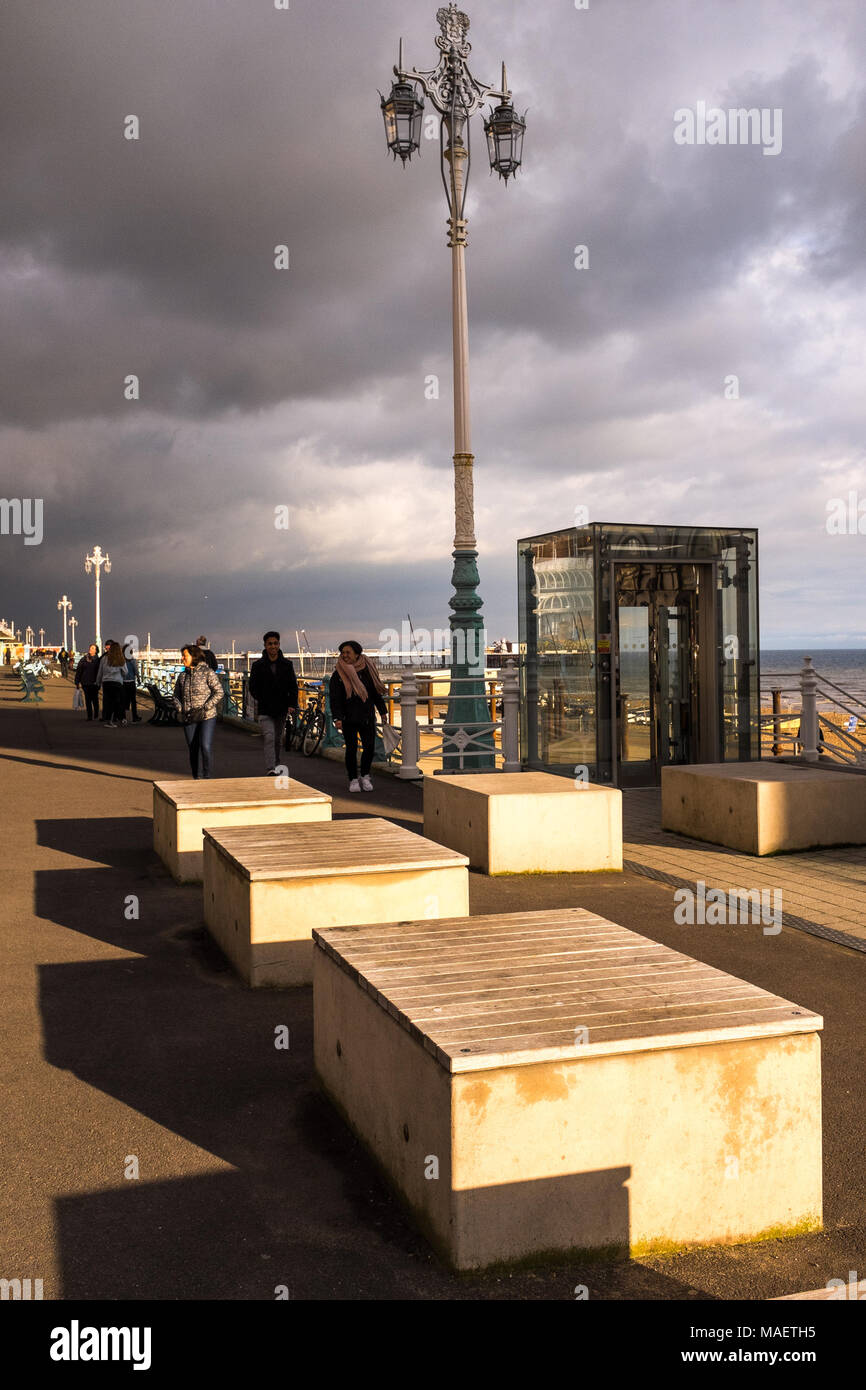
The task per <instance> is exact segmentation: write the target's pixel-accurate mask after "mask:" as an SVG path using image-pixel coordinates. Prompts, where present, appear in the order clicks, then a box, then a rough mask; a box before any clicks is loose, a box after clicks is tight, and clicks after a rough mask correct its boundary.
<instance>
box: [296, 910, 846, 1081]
mask: <svg viewBox="0 0 866 1390" xmlns="http://www.w3.org/2000/svg"><path fill="white" fill-rule="evenodd" d="M313 938H314V940H315V941H316V943H317V944H318V946H320V947H321V948H322V950H324V951H325V952H326V953H327V955H328V956H330V957H331V959H332V960H333V961H335V962H336V964H337V965H339V966H340V968H341V969H342V970H344V971H346V973H347V974H349V975H350V976H351V977H352V978H353V979H354V980H355V982H356V983H357V984H358V986H359V987H360V988H361V989H363V990H365V991H366V992H367V993H368V994H369V995H370V996H371V998H373V999H374V1000H375V1001H376V1002H377V1003H378V1004H379V1005H380V1006H381V1007H382V1008H383V1009H385V1010H386V1011H387V1012H388V1013H389V1014H390V1015H391V1016H392V1018H394V1019H395V1020H396V1021H397V1022H398V1023H399V1024H400V1025H401V1026H402V1027H403V1028H405V1029H406V1030H407V1031H408V1032H409V1033H411V1034H412V1036H413V1037H415V1038H416V1039H417V1040H418V1041H419V1042H420V1043H421V1044H422V1045H423V1046H424V1047H425V1048H426V1050H427V1051H428V1052H430V1053H431V1054H432V1055H433V1056H434V1057H436V1058H437V1060H438V1061H439V1062H440V1063H441V1065H442V1066H443V1067H444V1068H445V1069H446V1070H447V1071H450V1072H471V1071H484V1070H490V1069H492V1068H494V1067H502V1066H521V1065H524V1066H525V1065H528V1064H530V1063H534V1062H548V1061H567V1060H571V1059H580V1058H590V1057H598V1056H605V1055H610V1054H613V1053H628V1052H646V1051H654V1050H661V1049H664V1048H670V1047H689V1046H695V1045H697V1044H706V1043H716V1042H737V1041H740V1040H744V1039H751V1038H769V1037H778V1036H781V1035H784V1034H788V1033H807V1032H815V1031H817V1030H818V1029H820V1028H821V1027H822V1026H823V1020H822V1018H821V1017H820V1015H819V1014H815V1013H812V1012H811V1011H810V1010H808V1009H803V1008H800V1007H799V1006H798V1005H796V1004H792V1003H791V1002H790V1001H789V1000H787V999H781V998H780V997H779V996H778V995H775V994H770V993H768V991H767V990H764V989H760V988H759V987H758V986H757V985H751V984H748V983H747V982H746V981H744V980H738V979H736V978H735V977H734V976H733V975H728V974H726V972H725V971H723V970H717V969H715V967H713V966H710V965H704V964H702V963H701V962H700V961H696V960H693V959H692V958H691V956H686V955H683V954H682V953H681V952H679V951H674V950H671V948H670V947H668V946H663V945H661V944H660V943H659V942H657V941H651V940H649V938H648V937H644V936H639V935H638V934H637V933H636V932H633V931H628V930H626V929H625V928H624V927H620V926H618V925H617V924H616V923H614V922H608V921H606V920H605V918H603V917H598V916H597V915H596V914H595V913H592V912H588V911H586V910H584V909H583V908H565V909H559V910H555V911H552V912H520V913H511V914H507V915H505V914H496V915H491V916H482V917H454V918H447V919H445V918H443V919H440V920H438V921H423V922H403V923H389V924H386V925H370V926H361V927H339V928H330V929H328V930H325V931H314V932H313ZM583 1029H585V1030H587V1031H586V1033H585V1034H583V1033H581V1034H580V1040H578V1035H577V1034H576V1030H583Z"/></svg>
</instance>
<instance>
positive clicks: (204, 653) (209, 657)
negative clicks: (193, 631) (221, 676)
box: [196, 637, 217, 671]
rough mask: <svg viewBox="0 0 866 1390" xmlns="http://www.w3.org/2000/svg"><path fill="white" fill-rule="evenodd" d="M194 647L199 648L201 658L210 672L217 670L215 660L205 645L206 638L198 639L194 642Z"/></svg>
mask: <svg viewBox="0 0 866 1390" xmlns="http://www.w3.org/2000/svg"><path fill="white" fill-rule="evenodd" d="M196 646H197V647H201V653H202V656H203V657H204V659H205V661H206V662H207V664H208V666H209V667H210V668H211V670H212V671H215V670H216V668H217V659H216V657H215V655H214V653H213V652H212V651H211V649H210V647H209V646H208V644H207V638H206V637H199V639H198V641H197V642H196Z"/></svg>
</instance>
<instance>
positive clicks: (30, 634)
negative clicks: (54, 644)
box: [24, 623, 36, 647]
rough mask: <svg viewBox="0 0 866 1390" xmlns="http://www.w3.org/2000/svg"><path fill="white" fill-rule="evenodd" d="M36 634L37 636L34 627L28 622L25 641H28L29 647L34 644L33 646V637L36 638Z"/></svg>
mask: <svg viewBox="0 0 866 1390" xmlns="http://www.w3.org/2000/svg"><path fill="white" fill-rule="evenodd" d="M35 636H36V633H35V632H34V631H33V629H32V627H31V626H30V624H29V623H28V624H27V630H26V632H25V633H24V641H25V642H26V643H27V645H28V647H32V646H33V639H34V637H35Z"/></svg>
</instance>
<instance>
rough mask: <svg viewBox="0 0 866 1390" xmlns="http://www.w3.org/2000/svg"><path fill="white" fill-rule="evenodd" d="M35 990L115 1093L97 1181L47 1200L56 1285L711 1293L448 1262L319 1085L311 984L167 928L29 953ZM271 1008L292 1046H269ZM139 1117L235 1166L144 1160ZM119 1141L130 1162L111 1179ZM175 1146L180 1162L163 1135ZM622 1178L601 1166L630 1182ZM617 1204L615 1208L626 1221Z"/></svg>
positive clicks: (302, 1293) (185, 1292)
mask: <svg viewBox="0 0 866 1390" xmlns="http://www.w3.org/2000/svg"><path fill="white" fill-rule="evenodd" d="M113 872H115V871H112V870H95V871H94V873H96V874H107V873H113ZM66 877H67V878H71V877H73V876H69V875H68V876H66ZM70 886H71V885H70ZM131 925H135V924H131ZM104 935H105V934H104V933H103V937H104ZM132 941H133V938H132V937H131V935H127V934H126V933H124V939H123V940H122V941H121V940H120V939H118V941H117V944H118V945H126V946H128V947H130V948H131V949H135V947H134V946H133V944H132ZM141 944H144V945H146V943H141ZM39 1003H40V1010H41V1019H42V1030H43V1037H44V1040H45V1041H44V1046H45V1057H46V1060H47V1061H48V1063H49V1064H50V1065H52V1066H54V1067H58V1068H61V1069H64V1070H68V1071H69V1072H71V1073H72V1074H73V1075H74V1076H75V1077H77V1078H78V1079H80V1080H81V1081H83V1082H84V1083H85V1084H86V1085H87V1086H88V1087H90V1088H91V1090H92V1091H93V1092H96V1093H101V1094H102V1095H103V1096H106V1097H111V1098H113V1099H114V1100H117V1101H120V1102H122V1105H123V1107H126V1108H125V1109H123V1110H117V1108H116V1107H115V1106H113V1105H112V1104H111V1103H110V1102H109V1103H107V1106H106V1112H105V1116H106V1120H105V1126H104V1132H105V1133H106V1135H107V1136H110V1137H106V1138H105V1139H103V1140H101V1141H99V1142H100V1144H101V1145H102V1147H103V1150H104V1151H103V1152H102V1153H101V1154H100V1153H97V1155H96V1157H97V1159H98V1160H99V1166H100V1168H101V1170H102V1171H103V1172H104V1182H103V1183H101V1184H100V1190H98V1191H93V1192H86V1193H82V1194H76V1195H74V1196H64V1197H62V1198H60V1199H58V1201H57V1210H56V1216H57V1231H58V1242H59V1260H60V1269H61V1282H62V1297H64V1298H67V1299H68V1298H111V1299H135V1298H157V1299H161V1298H174V1299H185V1298H234V1299H268V1300H272V1299H274V1298H275V1297H276V1294H275V1292H274V1291H275V1289H276V1287H277V1286H278V1285H285V1286H286V1287H287V1289H288V1291H289V1295H290V1297H291V1298H294V1299H297V1298H322V1299H330V1298H347V1299H358V1298H361V1299H363V1298H404V1299H405V1298H419V1299H420V1298H444V1299H450V1298H458V1299H477V1298H482V1299H483V1298H501V1297H507V1298H511V1297H519V1298H543V1299H551V1298H574V1297H575V1294H574V1289H575V1287H576V1286H577V1285H579V1284H585V1285H586V1286H587V1288H588V1289H589V1290H590V1297H594V1296H595V1297H599V1296H600V1297H619V1298H623V1297H625V1298H629V1297H640V1298H650V1299H652V1298H659V1299H683V1298H686V1299H688V1298H703V1297H706V1295H705V1294H703V1293H701V1292H699V1291H698V1290H696V1289H694V1288H692V1287H690V1286H689V1285H688V1284H685V1283H682V1282H681V1281H678V1280H676V1279H672V1278H670V1277H668V1276H667V1275H663V1274H660V1273H658V1272H657V1271H653V1270H650V1269H648V1268H647V1267H645V1266H642V1265H640V1264H637V1263H629V1262H625V1261H620V1262H618V1263H616V1264H614V1265H612V1266H604V1265H600V1264H595V1263H594V1264H591V1265H589V1266H581V1265H578V1264H572V1263H569V1262H564V1263H561V1264H557V1265H556V1266H544V1265H541V1264H540V1265H538V1266H536V1267H533V1268H532V1269H530V1270H519V1271H516V1272H514V1273H513V1275H511V1276H509V1275H507V1274H506V1275H502V1276H497V1275H477V1276H475V1275H463V1276H460V1277H458V1276H455V1275H453V1274H451V1273H450V1272H449V1271H448V1270H447V1269H446V1268H445V1267H444V1266H443V1265H441V1264H440V1263H439V1261H438V1260H437V1259H436V1257H435V1256H434V1254H433V1253H432V1251H431V1250H430V1249H429V1247H428V1246H427V1244H426V1242H425V1241H424V1240H423V1238H422V1237H421V1236H420V1235H419V1234H418V1233H417V1232H416V1231H415V1229H414V1227H413V1226H412V1224H411V1223H410V1221H409V1220H408V1218H407V1217H406V1215H405V1214H404V1212H403V1209H402V1207H401V1206H400V1205H399V1203H398V1202H397V1201H396V1199H394V1198H393V1197H392V1196H391V1194H390V1192H389V1191H388V1189H387V1187H386V1185H385V1184H384V1182H383V1180H382V1179H381V1178H380V1176H379V1174H378V1171H377V1170H376V1168H375V1167H374V1165H373V1164H372V1162H371V1161H370V1160H369V1159H368V1157H367V1156H366V1154H365V1153H364V1151H363V1149H362V1148H361V1146H360V1144H358V1143H357V1141H356V1140H355V1139H354V1138H353V1136H352V1135H351V1133H350V1132H349V1130H348V1129H347V1128H346V1127H345V1126H344V1125H343V1122H342V1121H341V1120H340V1119H339V1117H338V1116H337V1115H336V1113H335V1112H334V1111H333V1110H332V1108H331V1106H330V1105H329V1104H328V1103H327V1101H326V1100H325V1099H324V1097H323V1096H322V1095H321V1094H320V1093H319V1091H318V1089H317V1087H316V1083H315V1081H314V1078H313V1071H312V1051H313V1036H312V1035H313V1021H312V991H311V990H310V989H309V988H302V989H294V990H247V989H244V988H242V987H241V986H240V985H239V984H238V985H237V987H236V988H230V989H226V988H214V987H213V983H212V982H211V981H209V980H207V979H205V978H203V977H202V974H201V972H200V971H199V970H197V969H194V968H192V962H191V960H190V958H189V957H188V956H186V955H185V954H184V952H183V951H177V950H172V948H171V945H167V946H166V949H165V950H157V951H156V952H155V953H154V954H151V955H146V956H141V955H138V956H128V957H125V958H123V959H120V960H94V961H77V962H69V963H62V964H50V965H43V966H41V967H40V968H39ZM281 1025H284V1026H285V1027H287V1028H288V1029H289V1036H290V1047H289V1049H288V1050H282V1049H277V1048H276V1047H275V1045H274V1041H275V1029H277V1028H278V1027H279V1026H281ZM115 1112H116V1113H115ZM141 1116H144V1117H146V1121H147V1122H145V1123H142V1121H141V1119H140V1118H139V1117H141ZM148 1122H155V1123H156V1124H157V1125H159V1126H161V1127H162V1128H164V1129H165V1130H167V1131H169V1132H170V1133H171V1134H173V1135H177V1136H179V1137H180V1138H181V1139H182V1140H185V1141H186V1142H187V1143H189V1144H191V1145H195V1146H196V1148H197V1149H198V1150H199V1151H204V1152H203V1153H202V1152H197V1153H195V1154H192V1153H191V1154H190V1156H189V1164H190V1166H191V1167H192V1166H200V1167H202V1168H204V1169H207V1168H208V1167H209V1166H216V1165H219V1164H229V1165H231V1166H232V1168H234V1169H236V1170H237V1171H235V1172H225V1171H223V1172H207V1171H205V1172H203V1173H200V1174H195V1175H193V1176H190V1177H183V1178H175V1179H171V1180H168V1181H166V1180H165V1179H161V1178H159V1176H158V1174H157V1171H156V1169H157V1163H164V1162H165V1157H164V1148H163V1146H162V1145H159V1149H158V1152H159V1153H160V1158H159V1159H154V1161H153V1168H154V1172H153V1176H152V1177H151V1176H150V1175H149V1173H148V1158H149V1152H150V1153H152V1152H153V1143H154V1135H153V1129H152V1125H151V1124H150V1123H148ZM93 1143H94V1140H93V1139H91V1141H90V1144H91V1148H90V1153H89V1157H90V1159H91V1161H92V1160H93V1158H94V1153H93V1147H92V1145H93ZM133 1154H134V1155H136V1157H137V1158H138V1160H139V1164H140V1168H139V1177H138V1179H137V1180H135V1179H131V1180H124V1165H125V1163H126V1161H127V1157H128V1156H129V1155H133ZM209 1155H212V1156H213V1158H212V1160H211V1159H209V1157H208V1156H209ZM170 1162H171V1163H172V1165H173V1166H174V1167H175V1168H176V1167H177V1165H178V1163H179V1162H183V1155H182V1152H181V1154H178V1151H177V1146H176V1145H173V1147H172V1150H171V1156H170ZM589 1176H590V1177H591V1180H592V1182H593V1183H594V1184H595V1185H596V1186H597V1184H598V1183H599V1182H604V1180H605V1177H604V1175H603V1174H601V1175H599V1174H593V1175H589ZM582 1180H583V1178H582V1175H576V1177H575V1181H577V1182H581V1181H582ZM622 1182H623V1177H622V1170H616V1171H615V1172H612V1173H611V1174H610V1183H609V1185H610V1184H614V1185H616V1186H617V1188H618V1189H621V1190H622V1194H623V1197H625V1198H627V1191H626V1190H625V1189H622ZM627 1219H628V1218H627V1206H625V1207H623V1218H622V1220H623V1230H624V1231H627ZM606 1290H608V1292H606Z"/></svg>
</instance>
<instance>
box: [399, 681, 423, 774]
mask: <svg viewBox="0 0 866 1390" xmlns="http://www.w3.org/2000/svg"><path fill="white" fill-rule="evenodd" d="M417 707H418V686H417V684H416V681H415V677H414V675H413V674H412V673H411V672H410V673H409V675H408V676H404V677H403V680H402V681H401V682H400V725H401V728H402V732H403V740H402V744H401V747H402V750H403V756H402V762H401V764H400V768H399V770H398V772H397V776H398V777H401V778H402V779H403V780H404V781H407V780H409V779H411V780H413V781H416V780H417V779H418V778H420V777H423V776H424V774H423V772H422V771H421V769H420V767H419V766H418V754H419V752H420V747H421V745H420V738H419V734H418V720H417V718H416V710H417Z"/></svg>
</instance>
